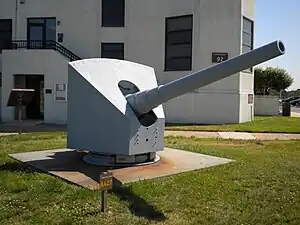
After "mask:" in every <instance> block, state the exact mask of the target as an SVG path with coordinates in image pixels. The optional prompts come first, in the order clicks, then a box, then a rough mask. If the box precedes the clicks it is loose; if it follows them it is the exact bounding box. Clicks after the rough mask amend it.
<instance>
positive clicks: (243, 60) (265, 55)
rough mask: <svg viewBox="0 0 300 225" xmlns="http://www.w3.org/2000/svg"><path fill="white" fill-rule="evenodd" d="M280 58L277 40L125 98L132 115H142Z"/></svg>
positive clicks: (279, 42)
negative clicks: (132, 111)
mask: <svg viewBox="0 0 300 225" xmlns="http://www.w3.org/2000/svg"><path fill="white" fill-rule="evenodd" d="M283 54H285V46H284V44H283V43H282V42H281V41H280V40H278V41H274V42H271V43H269V44H267V45H264V46H262V47H259V48H257V49H254V50H252V51H250V52H247V53H245V54H242V55H239V56H236V57H234V58H231V59H229V60H227V61H224V62H222V63H220V64H217V65H214V66H211V67H209V68H207V69H204V70H201V71H199V72H196V73H194V74H191V75H188V76H185V77H182V78H180V79H177V80H174V81H172V82H170V83H167V84H165V85H160V86H158V87H156V88H153V89H150V90H146V91H141V92H137V93H135V94H131V95H128V96H127V97H126V98H127V101H128V103H129V104H130V106H131V107H132V109H133V110H134V111H135V113H137V114H138V115H142V114H144V113H147V112H149V111H150V110H152V109H154V108H156V107H157V106H159V105H161V104H163V103H165V102H167V101H169V100H171V99H173V98H176V97H178V96H181V95H183V94H185V93H188V92H190V91H192V90H195V89H198V88H201V87H203V86H206V85H209V84H211V83H214V82H216V81H218V80H221V79H224V78H226V77H228V76H231V75H233V74H236V73H238V72H240V71H243V70H246V69H248V68H251V67H253V66H255V65H258V64H260V63H263V62H266V61H268V60H271V59H273V58H276V57H278V56H280V55H283Z"/></svg>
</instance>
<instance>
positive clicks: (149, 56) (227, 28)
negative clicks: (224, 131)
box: [101, 0, 241, 123]
mask: <svg viewBox="0 0 300 225" xmlns="http://www.w3.org/2000/svg"><path fill="white" fill-rule="evenodd" d="M127 4H129V5H127V7H128V10H129V11H128V12H127V15H126V19H127V21H126V29H124V28H117V29H115V30H114V31H115V34H114V35H113V33H112V28H109V29H110V30H111V33H107V32H106V31H107V30H108V29H107V28H103V29H102V31H103V33H106V34H107V36H106V35H103V37H105V38H104V40H105V41H107V40H109V36H110V35H111V36H114V37H116V36H117V34H118V33H119V32H122V31H123V32H124V33H125V34H122V35H119V37H120V39H119V40H117V41H123V40H124V42H125V58H126V59H128V60H130V61H136V62H139V63H142V64H146V65H149V66H152V67H154V68H155V71H156V74H157V78H158V82H159V83H160V84H163V83H166V82H169V81H172V80H174V79H177V78H180V77H182V76H185V75H188V74H190V73H193V72H195V71H198V70H201V69H204V68H206V67H209V66H211V65H212V63H211V54H212V52H215V51H217V52H228V54H229V57H233V56H236V55H239V54H240V51H241V48H240V45H241V0H223V1H218V0H201V1H200V0H185V1H182V0H164V1H160V0H152V1H146V0H141V1H138V2H137V1H134V0H129V1H128V2H127ZM143 7H144V8H145V9H147V10H141V9H142V8H143ZM187 14H193V15H194V29H193V33H194V37H193V46H194V47H193V65H192V71H172V72H164V55H165V18H166V17H171V16H180V15H187ZM102 31H101V33H102ZM239 79H240V78H239V74H236V75H233V76H231V77H229V78H226V79H223V80H221V81H218V82H215V83H213V84H211V85H208V86H206V87H203V88H201V89H199V90H197V92H193V93H189V94H187V95H185V96H182V97H179V98H176V99H173V100H171V101H169V102H168V103H166V104H164V109H165V111H166V118H167V122H173V123H181V122H182V123H185V122H188V123H237V122H239V101H234V99H239V85H240V80H239ZM224 102H226V104H224ZM183 111H184V112H183ZM186 111H189V112H190V114H189V115H190V116H187V114H186ZM225 111H226V114H224V112H225ZM180 112H183V113H180Z"/></svg>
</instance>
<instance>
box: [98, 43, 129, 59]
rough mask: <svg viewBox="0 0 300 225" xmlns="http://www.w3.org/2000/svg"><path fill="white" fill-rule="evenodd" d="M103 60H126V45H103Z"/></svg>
mask: <svg viewBox="0 0 300 225" xmlns="http://www.w3.org/2000/svg"><path fill="white" fill-rule="evenodd" d="M101 58H111V59H121V60H123V59H124V43H102V44H101Z"/></svg>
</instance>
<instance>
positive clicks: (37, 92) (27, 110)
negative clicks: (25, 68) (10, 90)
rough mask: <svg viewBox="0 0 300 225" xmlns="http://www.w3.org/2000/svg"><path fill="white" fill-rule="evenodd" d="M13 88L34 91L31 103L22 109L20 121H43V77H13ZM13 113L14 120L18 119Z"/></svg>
mask: <svg viewBox="0 0 300 225" xmlns="http://www.w3.org/2000/svg"><path fill="white" fill-rule="evenodd" d="M14 80H15V85H14V86H15V88H26V89H34V94H33V97H32V101H31V103H30V104H29V105H28V106H26V107H23V109H22V112H23V113H22V114H23V118H22V119H25V120H26V119H27V120H44V75H15V76H14ZM17 117H18V113H17V111H15V119H18V118H17Z"/></svg>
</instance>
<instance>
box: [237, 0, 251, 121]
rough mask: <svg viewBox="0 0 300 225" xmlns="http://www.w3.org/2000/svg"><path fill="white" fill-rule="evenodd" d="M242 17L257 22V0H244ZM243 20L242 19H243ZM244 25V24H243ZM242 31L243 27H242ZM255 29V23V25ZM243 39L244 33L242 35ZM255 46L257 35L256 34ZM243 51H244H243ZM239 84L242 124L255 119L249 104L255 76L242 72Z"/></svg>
mask: <svg viewBox="0 0 300 225" xmlns="http://www.w3.org/2000/svg"><path fill="white" fill-rule="evenodd" d="M241 16H242V17H243V16H245V17H246V18H248V19H250V20H252V21H255V0H242V15H241ZM241 19H242V18H241ZM241 25H242V24H241ZM241 29H242V27H241ZM254 29H255V23H254ZM241 38H242V33H241ZM253 41H254V43H253V45H254V46H255V33H254V40H253ZM241 51H242V49H241ZM239 82H240V84H239V86H240V87H239V92H240V122H241V123H243V122H247V121H249V120H252V119H253V117H254V104H249V103H248V94H254V74H253V72H252V73H249V72H246V73H245V72H241V76H240V81H239Z"/></svg>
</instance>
